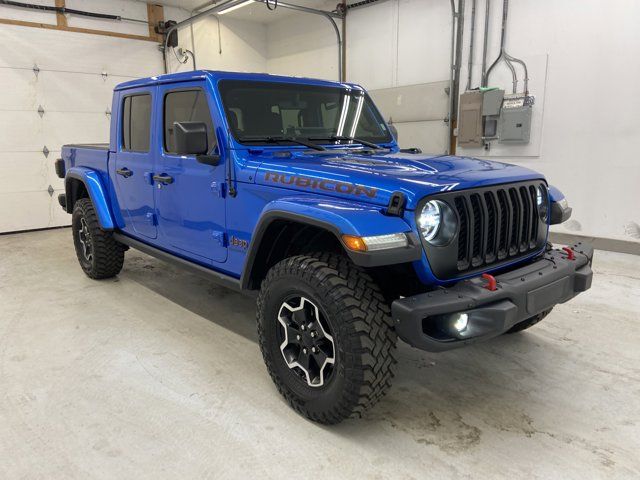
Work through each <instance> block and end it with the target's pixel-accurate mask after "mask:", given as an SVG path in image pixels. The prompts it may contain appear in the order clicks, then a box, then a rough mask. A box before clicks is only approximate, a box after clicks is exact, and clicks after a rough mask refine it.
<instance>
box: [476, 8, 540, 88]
mask: <svg viewBox="0 0 640 480" xmlns="http://www.w3.org/2000/svg"><path fill="white" fill-rule="evenodd" d="M508 12H509V0H503V3H502V32H501V35H500V53H499V55H498V58H496V59H495V61H494V62H493V63H492V64H491V66H490V67H489V70H487V73H486V75H485V85H486V83H487V82H488V81H489V75H491V70H493V69H494V67H495V66H496V65H497V64H498V63H499V62H500V60H501V59H504V61H505V63H506V64H507V66H508V67H509V69H510V70H511V76H512V78H513V93H516V92H517V90H518V77H517V75H516V71H515V68H514V67H513V64H512V63H511V62H515V63H518V64H520V65H522V68H523V70H524V93H525V95H528V94H529V71H528V70H527V64H526V63H524V61H522V60H520V59H519V58H516V57H513V56H511V55H509V54H508V53H507V51H506V48H505V44H506V32H507V18H508Z"/></svg>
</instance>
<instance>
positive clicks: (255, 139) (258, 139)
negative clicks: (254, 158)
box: [238, 136, 326, 151]
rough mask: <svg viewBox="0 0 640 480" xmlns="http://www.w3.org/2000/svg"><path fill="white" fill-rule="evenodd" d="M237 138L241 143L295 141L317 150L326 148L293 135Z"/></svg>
mask: <svg viewBox="0 0 640 480" xmlns="http://www.w3.org/2000/svg"><path fill="white" fill-rule="evenodd" d="M238 140H240V141H241V142H243V143H245V142H264V143H282V142H291V143H297V144H298V145H304V146H305V147H309V148H313V149H314V150H319V151H324V150H326V148H324V147H323V146H322V145H318V144H315V143H311V142H306V141H304V140H298V139H297V138H293V137H269V136H265V137H240V138H238Z"/></svg>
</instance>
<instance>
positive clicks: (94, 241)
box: [71, 198, 126, 280]
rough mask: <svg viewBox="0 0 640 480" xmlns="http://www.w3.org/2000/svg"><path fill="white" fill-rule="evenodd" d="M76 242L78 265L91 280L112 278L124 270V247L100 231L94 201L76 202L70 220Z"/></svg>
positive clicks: (84, 199) (74, 241) (105, 232)
mask: <svg viewBox="0 0 640 480" xmlns="http://www.w3.org/2000/svg"><path fill="white" fill-rule="evenodd" d="M71 230H72V232H73V243H74V245H75V248H76V255H77V257H78V262H80V266H81V267H82V270H83V271H84V273H86V274H87V276H88V277H89V278H93V279H96V280H99V279H103V278H111V277H114V276H116V275H117V274H118V273H120V270H122V265H123V263H124V251H125V248H126V247H125V246H124V245H123V244H121V243H119V242H117V241H116V240H114V238H113V233H112V232H108V231H106V230H102V229H101V228H100V224H99V223H98V216H97V215H96V211H95V209H94V208H93V204H92V203H91V200H89V199H88V198H81V199H79V200H77V201H76V203H75V205H74V207H73V215H72V217H71Z"/></svg>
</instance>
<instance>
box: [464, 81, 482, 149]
mask: <svg viewBox="0 0 640 480" xmlns="http://www.w3.org/2000/svg"><path fill="white" fill-rule="evenodd" d="M482 96H483V95H482V92H481V91H479V90H473V91H470V92H465V93H463V94H462V95H460V115H459V118H458V144H459V145H460V146H462V147H481V146H482Z"/></svg>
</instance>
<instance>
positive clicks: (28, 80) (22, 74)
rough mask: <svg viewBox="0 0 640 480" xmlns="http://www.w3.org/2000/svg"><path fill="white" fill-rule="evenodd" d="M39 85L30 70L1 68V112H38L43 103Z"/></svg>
mask: <svg viewBox="0 0 640 480" xmlns="http://www.w3.org/2000/svg"><path fill="white" fill-rule="evenodd" d="M37 83H38V77H36V76H35V75H34V73H33V71H31V70H30V69H15V68H10V67H4V68H0V110H25V109H26V110H37V109H38V105H39V104H40V103H41V102H42V100H41V98H40V92H39V91H38V88H37ZM1 92H5V93H4V94H3V93H1ZM8 92H11V94H10V95H9V94H8Z"/></svg>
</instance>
